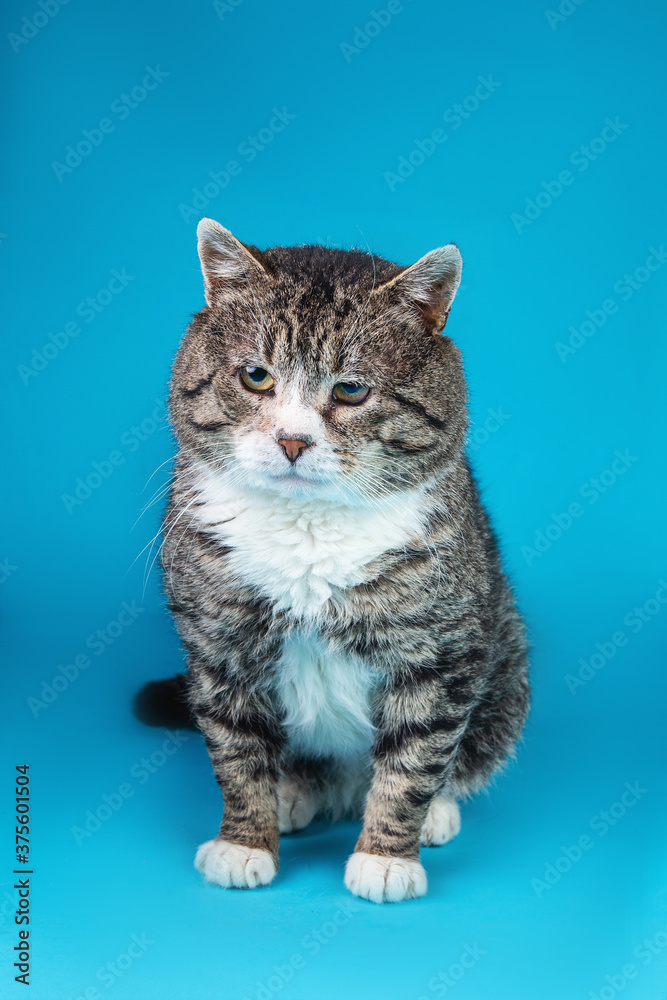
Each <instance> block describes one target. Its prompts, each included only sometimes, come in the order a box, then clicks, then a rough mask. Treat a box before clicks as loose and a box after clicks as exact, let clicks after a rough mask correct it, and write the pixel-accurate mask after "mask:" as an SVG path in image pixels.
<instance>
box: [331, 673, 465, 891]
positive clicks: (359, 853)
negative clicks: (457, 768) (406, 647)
mask: <svg viewBox="0 0 667 1000" xmlns="http://www.w3.org/2000/svg"><path fill="white" fill-rule="evenodd" d="M426 678H427V679H426V680H424V679H422V678H421V676H420V675H418V676H417V677H415V678H414V680H407V681H406V679H405V677H403V678H402V679H401V681H400V682H399V683H396V684H395V685H394V686H393V687H392V688H389V690H387V691H386V692H385V694H384V697H383V702H382V704H381V706H380V711H379V719H378V733H377V738H376V741H375V744H374V747H373V780H372V785H371V790H370V793H369V795H368V800H367V803H366V812H365V815H364V826H363V830H362V832H361V835H360V837H359V840H358V841H357V844H356V847H355V851H354V854H352V856H351V857H350V859H349V860H348V863H347V868H346V871H345V884H346V886H347V888H348V889H349V890H350V891H351V892H353V893H354V894H355V895H357V896H361V897H362V898H364V899H369V900H371V901H372V902H376V903H383V902H399V901H401V900H403V899H412V898H415V897H417V896H423V895H424V893H425V892H426V888H427V881H426V873H425V871H424V869H423V867H422V865H421V864H420V862H419V846H420V839H421V833H422V829H423V828H424V823H425V821H426V819H427V814H428V811H429V808H430V805H431V802H432V800H433V799H434V797H435V796H436V794H437V793H438V791H439V790H440V789H442V788H443V787H444V786H445V783H446V781H445V779H446V775H447V772H448V771H449V770H450V769H451V766H452V762H453V760H454V759H455V756H456V751H457V748H458V745H459V741H460V739H461V737H462V735H463V733H464V731H465V728H466V724H467V720H468V718H469V709H468V707H467V706H465V707H464V698H463V697H462V690H463V688H462V687H461V686H459V693H458V703H456V704H452V703H451V702H450V701H449V699H448V697H447V686H446V684H445V683H444V682H443V680H442V679H441V678H440V677H438V676H437V675H436V672H435V671H433V672H431V674H430V675H429V674H427V675H426Z"/></svg>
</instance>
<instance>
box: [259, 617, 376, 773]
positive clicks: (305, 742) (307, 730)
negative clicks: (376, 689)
mask: <svg viewBox="0 0 667 1000" xmlns="http://www.w3.org/2000/svg"><path fill="white" fill-rule="evenodd" d="M374 681H375V678H374V677H373V675H372V673H371V672H370V671H369V669H368V667H367V666H366V664H365V663H364V661H363V660H362V659H361V658H360V657H356V656H343V655H341V654H339V653H330V652H328V651H327V650H325V649H324V647H323V645H322V643H321V641H320V640H319V638H318V637H317V634H316V633H314V632H306V633H302V632H299V631H296V632H294V633H292V634H291V635H289V636H287V638H286V639H285V640H284V642H283V651H282V659H281V662H280V666H279V668H278V670H277V672H276V694H277V697H278V701H279V703H280V705H281V707H282V709H283V711H284V713H285V719H284V725H285V728H286V729H287V731H288V737H289V742H290V746H291V747H292V748H293V749H295V750H297V751H302V752H304V753H306V754H308V755H309V756H311V755H312V756H315V757H327V756H329V755H335V756H337V757H345V756H353V757H358V756H360V755H361V754H363V753H365V752H367V751H368V750H369V748H370V745H371V743H372V741H373V726H372V724H371V721H370V699H371V696H372V690H373V685H374Z"/></svg>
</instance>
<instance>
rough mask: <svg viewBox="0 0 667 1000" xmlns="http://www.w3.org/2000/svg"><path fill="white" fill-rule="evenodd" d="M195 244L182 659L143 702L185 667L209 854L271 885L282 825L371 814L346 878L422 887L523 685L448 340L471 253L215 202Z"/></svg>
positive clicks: (186, 391)
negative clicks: (261, 236) (320, 228)
mask: <svg viewBox="0 0 667 1000" xmlns="http://www.w3.org/2000/svg"><path fill="white" fill-rule="evenodd" d="M198 240H199V244H198V245H199V256H200V260H201V265H202V269H203V273H204V282H205V292H206V303H207V305H206V307H205V308H204V309H202V311H201V312H199V313H198V314H197V315H196V316H195V317H194V320H193V322H192V324H191V326H190V328H189V330H188V332H187V334H186V336H185V338H184V340H183V342H182V344H181V346H180V349H179V351H178V355H177V357H176V361H175V364H174V369H173V378H172V383H171V395H170V408H171V417H172V422H173V426H174V429H175V432H176V436H177V438H178V445H179V452H178V457H177V461H176V467H175V476H174V482H173V486H172V489H171V496H170V501H169V505H168V509H167V512H166V516H165V520H164V542H163V549H162V558H163V567H164V575H165V587H166V593H167V596H168V599H169V602H170V607H171V610H172V612H173V615H174V617H175V620H176V624H177V626H178V629H179V632H180V635H181V637H182V641H183V644H184V646H185V648H186V650H187V654H188V672H187V677H186V678H183V679H182V682H181V681H179V680H178V679H177V680H176V681H175V682H162V685H161V683H160V682H158V683H157V684H153V685H151V686H150V688H151V690H149V691H147V692H145V696H144V699H143V700H144V703H146V700H147V698H148V700H150V699H151V698H153V697H154V696H155V695H158V696H164V695H165V693H168V690H167V688H169V687H171V689H172V690H173V691H174V692H175V693H176V694H178V687H179V684H181V683H182V684H183V685H184V686H185V687H186V688H187V699H188V705H189V711H190V712H191V713H192V716H193V717H194V720H195V721H196V724H197V725H198V727H199V729H200V730H201V732H202V733H203V735H204V739H205V741H206V744H207V747H208V750H209V753H210V757H211V762H212V765H213V770H214V772H215V777H216V779H217V781H218V783H219V785H220V788H221V790H222V793H223V797H224V814H223V818H222V824H221V826H220V830H219V832H218V834H217V836H216V837H215V838H214V839H213V840H209V841H208V842H207V843H205V844H203V845H202V846H201V847H200V848H199V850H198V851H197V855H196V859H195V864H196V866H197V868H198V869H199V870H200V872H201V873H202V874H203V875H204V877H205V878H206V879H207V880H208V881H209V882H213V883H215V884H217V885H221V886H225V887H231V886H235V887H238V888H254V887H256V886H263V885H267V884H268V883H269V882H271V880H272V879H273V878H274V876H275V875H276V871H277V869H278V848H279V834H280V833H290V832H291V831H294V830H300V829H302V828H303V827H305V826H307V824H308V823H309V822H310V821H311V820H312V819H313V817H314V816H316V815H317V814H324V815H328V816H331V817H334V818H335V817H337V816H341V815H350V814H357V815H359V814H361V813H363V829H362V831H361V834H360V836H359V839H358V841H357V844H356V847H355V849H354V853H353V854H352V855H351V857H350V858H349V860H348V862H347V867H346V871H345V884H346V886H347V887H348V889H350V891H351V892H353V893H355V894H356V895H357V896H361V897H363V898H365V899H369V900H373V901H374V902H397V901H399V900H403V899H410V898H413V897H416V896H421V895H423V894H424V893H425V892H426V874H425V872H424V869H423V867H422V865H421V864H420V861H419V850H420V844H424V845H438V844H444V843H446V842H447V841H448V840H450V839H451V838H452V837H454V836H455V835H456V834H457V833H458V831H459V826H460V819H459V808H458V805H457V800H459V799H461V798H463V797H465V796H467V795H469V794H470V793H472V792H474V791H476V790H478V789H481V788H482V787H483V786H484V785H485V784H486V783H487V782H488V781H489V779H490V778H491V776H492V774H493V773H494V771H496V770H497V769H498V767H499V766H500V765H501V764H502V763H503V761H504V760H505V759H506V758H507V757H508V755H510V754H511V753H512V751H513V748H514V745H515V743H516V741H517V738H518V737H519V734H520V732H521V729H522V725H523V722H524V719H525V716H526V712H527V709H528V698H529V691H528V680H527V655H526V640H525V636H524V629H523V625H522V622H521V619H520V617H519V615H518V613H517V610H516V608H515V605H514V601H513V597H512V593H511V591H510V589H509V586H508V584H507V581H506V579H505V576H504V575H503V571H502V568H501V563H500V558H499V554H498V549H497V546H496V542H495V539H494V536H493V533H492V530H491V528H490V526H489V523H488V520H487V517H486V514H485V511H484V508H483V507H482V504H481V502H480V499H479V496H478V493H477V489H476V486H475V482H474V480H473V477H472V474H471V471H470V468H469V465H468V461H467V458H466V455H465V450H464V448H465V440H466V430H467V417H466V389H465V382H464V376H463V369H462V364H461V356H460V354H459V351H458V349H457V348H456V347H455V346H454V344H453V343H452V341H451V340H450V339H449V338H448V337H445V336H443V328H444V326H445V323H446V321H447V318H448V316H449V311H450V308H451V305H452V301H453V299H454V295H455V293H456V290H457V287H458V285H459V281H460V276H461V256H460V254H459V251H458V249H457V248H456V247H455V246H454V245H453V244H450V245H448V246H444V247H440V248H439V249H437V250H433V251H431V252H430V253H428V254H426V256H425V257H422V258H421V260H419V261H417V263H416V264H413V265H412V266H411V267H399V266H397V265H396V264H392V263H390V262H389V261H387V260H382V259H380V258H378V257H375V256H372V255H371V254H367V253H363V252H360V251H350V252H347V251H342V250H333V249H329V248H325V247H321V246H300V247H274V248H273V249H270V250H265V251H260V250H258V249H257V248H256V247H254V246H249V245H244V244H242V243H240V242H239V241H238V240H237V239H235V237H234V236H233V235H232V234H231V233H230V232H229V231H228V230H227V229H224V228H223V227H222V226H220V225H219V224H218V223H216V222H214V221H213V220H211V219H203V220H202V222H201V223H200V224H199V228H198ZM165 685H167V688H165V687H164V686H165ZM158 714H159V713H158Z"/></svg>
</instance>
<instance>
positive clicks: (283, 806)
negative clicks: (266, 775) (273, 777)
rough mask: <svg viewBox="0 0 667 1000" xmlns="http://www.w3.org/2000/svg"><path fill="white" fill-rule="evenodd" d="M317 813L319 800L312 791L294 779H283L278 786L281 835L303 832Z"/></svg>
mask: <svg viewBox="0 0 667 1000" xmlns="http://www.w3.org/2000/svg"><path fill="white" fill-rule="evenodd" d="M316 812H317V799H316V798H315V796H314V795H313V793H312V792H311V790H310V789H309V788H307V787H305V786H304V785H302V784H301V783H300V782H298V781H295V780H294V779H293V778H283V779H282V780H281V782H280V784H279V785H278V829H279V830H280V832H281V833H294V831H295V830H303V828H304V827H306V826H308V824H309V823H310V821H311V820H312V819H313V817H314V816H315V813H316Z"/></svg>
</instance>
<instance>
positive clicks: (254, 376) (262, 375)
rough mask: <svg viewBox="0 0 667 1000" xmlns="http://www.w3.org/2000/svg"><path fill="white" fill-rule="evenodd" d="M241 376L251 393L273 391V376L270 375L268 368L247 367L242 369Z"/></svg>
mask: <svg viewBox="0 0 667 1000" xmlns="http://www.w3.org/2000/svg"><path fill="white" fill-rule="evenodd" d="M239 375H240V376H241V381H242V382H243V384H244V386H245V387H246V389H250V391H251V392H268V391H269V389H273V386H274V381H273V375H269V373H268V372H267V370H266V368H257V367H256V366H255V365H246V366H245V368H241V370H240V372H239Z"/></svg>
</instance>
